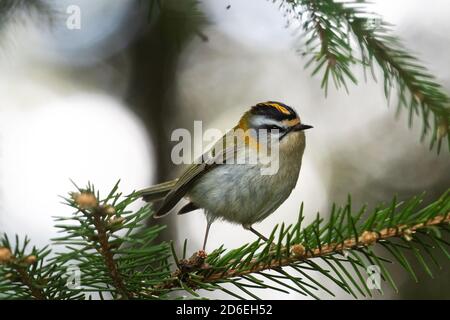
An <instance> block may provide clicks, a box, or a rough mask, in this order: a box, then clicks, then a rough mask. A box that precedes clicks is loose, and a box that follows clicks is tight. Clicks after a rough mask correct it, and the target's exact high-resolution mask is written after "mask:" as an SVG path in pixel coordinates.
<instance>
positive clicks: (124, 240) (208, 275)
mask: <svg viewBox="0 0 450 320" xmlns="http://www.w3.org/2000/svg"><path fill="white" fill-rule="evenodd" d="M136 199H137V196H136V195H134V194H132V195H130V196H127V197H123V196H122V195H121V193H120V192H118V186H117V185H116V186H115V187H114V188H113V189H112V191H111V192H110V193H109V194H108V195H107V196H106V197H104V198H102V197H101V196H100V193H99V192H97V191H96V190H95V188H94V187H93V186H92V185H88V186H87V188H84V189H81V188H78V187H77V192H76V193H72V194H71V195H70V197H68V198H65V203H66V204H68V205H69V206H71V207H73V208H74V209H75V211H74V213H73V214H72V215H71V216H70V217H58V218H56V220H57V223H58V224H57V227H58V228H59V229H60V230H61V231H62V233H63V234H62V236H61V237H59V238H57V239H55V240H54V246H53V247H54V248H58V247H59V246H60V245H63V246H64V247H65V251H63V252H58V251H56V252H54V253H53V257H49V254H50V250H49V249H47V248H44V249H42V250H37V249H36V248H33V249H32V250H31V252H28V250H27V249H26V248H27V246H28V243H29V240H27V239H25V241H24V242H23V243H24V244H23V245H22V244H21V243H20V241H19V240H18V238H17V239H16V245H15V246H12V245H11V244H10V242H9V239H8V238H7V237H6V236H4V238H3V240H2V242H1V245H0V297H7V298H10V299H15V298H19V299H23V298H26V299H80V298H84V297H92V294H96V295H97V297H99V298H101V299H104V298H108V297H109V296H111V297H112V298H115V299H127V298H129V299H167V298H171V297H174V294H177V292H182V293H183V294H186V293H188V294H190V295H192V296H193V297H199V298H201V297H202V296H203V294H202V292H203V291H202V290H208V291H214V290H220V291H223V292H225V293H227V294H229V295H230V296H232V297H234V298H240V299H244V298H245V297H250V298H254V299H258V298H259V297H258V295H257V290H258V289H272V290H276V291H279V292H283V293H288V292H292V291H295V292H297V293H299V294H302V295H304V296H309V297H313V298H316V299H319V297H320V296H319V294H318V293H319V292H324V293H327V294H329V295H331V296H334V295H335V289H333V288H332V285H333V286H337V287H339V288H340V289H341V290H343V292H346V293H348V294H350V295H352V296H353V297H355V298H357V297H360V296H363V297H366V296H369V297H371V296H373V294H374V292H373V290H372V288H370V287H369V286H368V285H367V283H366V280H367V277H368V273H367V272H368V271H367V270H368V268H370V267H373V266H376V267H377V268H378V269H379V271H380V275H381V278H382V279H383V280H385V281H387V282H388V283H389V284H390V285H391V286H392V287H393V288H394V289H395V290H398V289H397V286H396V284H395V281H394V279H393V276H392V275H391V272H390V270H389V267H387V265H386V264H387V263H392V262H396V263H398V264H399V265H400V266H401V267H402V268H403V269H404V270H405V272H407V273H408V274H410V275H411V277H412V279H414V280H415V281H417V280H418V276H417V274H416V270H415V269H416V268H414V267H413V264H412V261H411V256H412V258H415V259H416V260H417V261H418V262H419V266H420V267H421V268H422V269H423V270H425V272H426V273H428V274H429V275H430V276H433V268H432V266H431V265H430V260H431V262H433V263H435V264H436V263H437V259H436V253H437V252H439V251H440V252H442V253H443V254H444V256H445V257H447V258H448V259H450V254H449V253H448V247H449V246H450V243H449V241H448V239H447V238H448V233H449V231H450V228H449V225H448V224H449V221H450V190H448V191H447V192H446V193H445V194H444V195H443V196H442V197H440V198H439V199H437V200H436V201H434V202H432V203H431V204H429V205H428V206H425V207H423V205H422V199H423V197H422V196H417V197H414V198H412V199H410V200H408V201H406V202H397V200H396V199H395V198H394V199H393V201H392V202H391V203H389V204H381V205H379V206H378V207H377V208H376V209H374V211H373V212H371V213H369V212H367V210H366V209H365V207H363V208H361V209H360V210H357V211H355V210H353V209H352V204H351V198H350V197H349V199H348V201H347V203H346V205H345V206H343V207H338V206H335V205H334V206H333V208H332V210H331V215H330V217H329V219H328V220H327V221H325V219H324V218H322V217H321V216H320V215H319V214H318V215H317V216H316V219H315V220H314V221H313V222H312V223H310V224H309V225H307V226H303V225H302V224H303V220H304V213H303V206H302V207H301V209H300V213H299V217H298V220H297V222H296V223H295V224H293V225H284V224H281V225H277V226H275V228H274V229H273V231H272V233H271V235H270V237H269V241H268V242H267V243H266V242H262V241H261V240H257V241H255V242H253V243H248V244H244V245H243V246H241V247H240V248H236V249H233V250H226V249H224V248H223V246H222V247H220V248H218V249H216V250H214V251H212V252H211V253H209V254H206V253H205V252H203V251H199V252H195V253H194V254H193V255H192V256H191V257H190V258H187V241H185V243H184V246H183V249H182V254H181V256H180V257H178V254H177V251H178V250H177V249H176V248H175V246H174V245H173V244H172V245H169V244H168V243H165V242H163V243H156V242H155V240H156V238H157V237H158V234H159V232H160V231H161V230H162V228H163V227H160V226H152V227H148V226H146V225H145V221H146V220H147V219H148V218H150V217H151V214H152V212H151V209H150V207H149V206H147V205H146V206H144V207H142V208H140V209H139V210H137V211H135V212H131V211H129V210H128V209H127V208H128V207H129V206H130V205H131V204H132V203H134V201H135V200H136ZM374 249H375V250H374ZM381 249H384V251H385V252H384V253H387V254H389V256H385V254H382V253H380V250H381ZM71 266H76V267H77V268H78V269H79V271H80V273H81V277H80V280H81V283H80V285H79V286H78V287H69V286H68V285H67V284H68V281H69V278H70V274H68V272H67V270H68V268H69V267H71ZM318 276H320V277H322V278H324V279H327V280H328V282H325V281H323V280H321V279H320V278H318ZM230 286H232V287H233V288H230ZM378 289H379V290H381V288H378Z"/></svg>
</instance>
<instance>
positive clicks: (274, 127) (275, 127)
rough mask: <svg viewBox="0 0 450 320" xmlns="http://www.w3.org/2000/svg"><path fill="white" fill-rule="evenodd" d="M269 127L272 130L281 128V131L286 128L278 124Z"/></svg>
mask: <svg viewBox="0 0 450 320" xmlns="http://www.w3.org/2000/svg"><path fill="white" fill-rule="evenodd" d="M269 129H270V130H279V131H283V130H284V128H282V127H279V126H277V125H271V126H269Z"/></svg>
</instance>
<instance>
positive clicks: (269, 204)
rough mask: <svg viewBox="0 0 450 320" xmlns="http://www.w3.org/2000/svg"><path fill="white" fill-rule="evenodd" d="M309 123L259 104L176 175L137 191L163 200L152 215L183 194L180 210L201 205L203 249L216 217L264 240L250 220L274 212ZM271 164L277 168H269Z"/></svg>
mask: <svg viewBox="0 0 450 320" xmlns="http://www.w3.org/2000/svg"><path fill="white" fill-rule="evenodd" d="M309 128H312V126H309V125H306V124H302V123H301V121H300V118H299V117H298V115H297V113H296V112H295V111H294V110H293V109H292V108H290V107H288V106H287V105H285V104H283V103H280V102H274V101H268V102H263V103H258V104H257V105H255V106H253V107H251V108H250V110H249V111H247V112H245V113H244V115H243V116H242V117H241V119H240V121H239V123H238V124H237V125H236V126H235V127H234V128H233V129H231V130H230V131H229V132H228V133H227V134H225V135H224V136H223V137H222V139H220V140H219V141H218V142H216V144H215V145H214V146H213V147H212V148H211V150H210V151H209V152H206V153H205V154H204V155H203V156H202V157H201V159H199V160H198V161H196V162H195V163H193V164H191V165H189V167H188V168H187V169H186V170H185V171H184V172H183V173H182V175H181V176H180V178H178V179H175V180H171V181H167V182H164V183H161V184H158V185H155V186H152V187H149V188H147V189H144V190H141V191H140V195H141V196H142V197H143V199H144V200H145V201H148V202H154V201H158V200H161V199H162V204H161V205H160V206H159V207H157V209H156V213H155V215H154V217H156V218H159V217H162V216H164V215H166V214H168V213H169V212H170V211H171V210H172V209H173V208H174V207H175V206H176V205H177V204H178V202H180V200H182V199H183V198H184V199H186V200H188V203H187V204H186V205H184V206H183V207H182V208H181V209H180V210H179V211H178V214H185V213H188V212H190V211H193V210H196V209H200V208H201V209H204V212H205V215H206V219H207V227H206V232H205V237H204V241H203V250H205V247H206V241H207V239H208V233H209V228H210V226H211V224H212V223H213V222H214V221H215V220H216V219H223V220H226V221H229V222H232V223H236V224H240V225H242V226H243V227H244V228H245V229H247V230H250V231H252V232H253V233H255V234H256V235H257V236H258V237H260V238H262V239H263V240H265V241H267V239H266V238H265V237H264V236H263V235H261V234H260V233H259V232H257V231H256V230H255V229H254V228H253V227H252V225H253V224H254V223H257V222H260V221H262V220H264V219H265V218H266V217H267V216H269V215H270V214H271V213H272V212H274V211H275V210H276V209H277V208H278V207H279V206H280V205H281V204H282V203H283V202H284V201H285V200H286V199H287V198H288V196H289V195H290V194H291V192H292V190H293V189H294V187H295V185H296V183H297V179H298V176H299V172H300V167H301V162H302V157H303V152H304V150H305V133H304V132H303V131H304V130H306V129H309ZM264 131H265V132H266V133H267V134H262V133H264ZM238 132H239V134H237V133H238ZM242 132H244V134H243V135H242ZM230 136H231V137H232V139H229V137H230ZM242 137H243V139H239V138H242ZM263 151H264V152H263ZM275 153H276V154H275ZM250 160H252V161H250ZM275 162H276V163H275ZM271 166H273V167H274V168H275V170H269V168H270V167H271ZM264 169H266V170H267V172H268V173H267V172H266V173H265V172H264Z"/></svg>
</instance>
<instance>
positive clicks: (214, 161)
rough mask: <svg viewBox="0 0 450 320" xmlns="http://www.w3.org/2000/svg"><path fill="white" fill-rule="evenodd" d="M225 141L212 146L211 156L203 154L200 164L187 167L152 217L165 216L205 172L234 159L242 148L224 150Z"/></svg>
mask: <svg viewBox="0 0 450 320" xmlns="http://www.w3.org/2000/svg"><path fill="white" fill-rule="evenodd" d="M225 139H226V135H225V136H223V137H222V139H220V140H219V141H217V142H216V143H215V144H214V146H213V147H212V148H211V150H214V151H215V152H213V153H212V154H210V153H209V152H207V153H205V154H204V155H203V156H202V158H201V162H200V161H197V162H200V163H194V164H191V165H190V166H189V167H187V169H186V170H185V171H184V172H183V174H182V175H181V177H180V178H179V179H178V181H177V182H176V184H175V186H174V187H173V188H172V190H171V191H170V192H169V193H168V194H167V196H166V197H165V198H164V201H163V203H162V205H161V206H160V207H159V209H158V211H157V212H156V214H155V215H154V217H156V218H158V217H162V216H164V215H166V214H167V213H168V212H169V211H170V210H171V209H172V208H173V207H174V206H175V205H176V204H177V203H178V202H179V201H180V200H181V199H182V198H183V197H184V196H185V195H186V192H187V191H188V190H189V189H190V187H191V186H192V184H193V183H194V182H195V181H197V180H198V179H199V178H200V177H202V176H203V175H204V174H205V173H206V172H208V171H210V170H213V169H214V168H216V167H217V166H221V165H223V164H224V163H227V160H229V159H232V157H233V159H234V157H235V155H236V154H237V153H238V150H239V149H241V148H242V147H236V146H234V145H233V146H231V147H228V148H226V147H225ZM219 157H221V159H219Z"/></svg>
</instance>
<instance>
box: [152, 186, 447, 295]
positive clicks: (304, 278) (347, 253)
mask: <svg viewBox="0 0 450 320" xmlns="http://www.w3.org/2000/svg"><path fill="white" fill-rule="evenodd" d="M420 203H421V197H416V198H414V199H411V200H410V201H407V202H406V203H403V204H402V203H399V204H397V203H396V201H395V200H394V201H393V203H392V204H391V205H389V206H386V207H384V208H378V209H376V210H375V211H374V213H372V214H371V215H369V216H368V217H367V218H366V219H364V220H363V219H361V216H362V215H363V214H364V213H365V209H364V208H363V209H362V210H360V211H359V212H358V213H357V214H356V215H354V214H351V201H350V200H349V202H348V203H347V205H346V206H345V207H344V208H341V209H336V207H334V209H333V211H332V214H331V218H330V221H329V222H328V223H327V224H324V223H323V219H321V218H320V217H319V216H318V217H317V219H316V220H315V222H314V223H312V224H311V225H309V226H307V227H306V228H304V229H301V221H302V220H303V214H302V213H301V214H300V217H299V220H298V222H297V224H296V225H291V226H288V227H285V226H284V225H281V228H280V230H279V232H278V239H277V237H276V236H275V234H276V233H277V229H278V226H277V227H275V229H274V230H273V232H272V234H271V236H270V243H267V244H266V243H261V242H260V241H259V240H258V241H256V242H254V243H252V244H246V245H244V246H243V247H241V248H238V249H234V250H231V251H225V250H223V248H220V249H218V250H216V251H214V252H212V253H211V254H210V255H209V256H208V257H205V255H204V253H203V252H202V251H200V252H198V253H194V255H193V256H192V257H191V258H190V259H188V260H185V259H183V260H181V261H180V262H178V263H177V265H178V269H177V270H176V271H175V272H174V273H173V274H172V278H171V279H170V280H168V281H167V282H165V283H164V284H162V285H159V286H158V287H157V288H155V289H156V290H157V291H155V292H164V290H173V289H176V290H180V289H181V290H187V288H189V289H190V290H191V291H193V290H198V289H206V290H214V289H219V290H222V291H224V292H227V293H228V294H230V295H232V296H236V295H237V293H236V292H230V291H229V290H227V289H225V288H224V287H223V286H222V284H223V283H233V284H235V285H236V287H237V288H239V289H240V290H241V291H242V292H243V293H245V294H247V295H250V296H252V297H254V296H255V293H254V292H251V294H249V293H250V292H248V290H247V289H245V283H244V284H243V281H244V280H245V281H246V282H248V281H250V282H252V287H254V288H259V289H263V288H268V287H270V288H272V289H275V290H276V289H279V290H281V291H285V289H290V290H293V288H295V287H292V286H291V285H290V284H288V282H292V283H293V284H294V285H295V286H296V287H297V288H296V291H300V293H302V294H304V295H307V296H312V297H315V298H318V296H317V295H316V294H315V293H314V292H313V291H315V290H322V291H325V292H327V293H329V294H331V295H334V294H333V292H331V291H330V290H329V289H328V288H326V287H325V286H323V285H322V284H320V283H318V282H317V281H316V280H314V278H315V277H314V276H312V275H309V274H308V273H310V272H312V271H314V272H318V273H319V274H321V275H322V276H324V277H326V278H328V279H329V280H331V281H332V282H334V283H335V284H337V285H338V286H339V287H341V289H343V290H344V291H345V292H347V293H349V294H351V295H352V296H354V297H355V298H356V297H357V296H358V294H357V293H359V294H360V295H362V296H372V292H371V291H370V290H369V289H368V288H367V285H366V277H367V275H366V277H364V274H366V272H367V271H366V268H367V266H369V265H375V266H378V267H379V268H380V270H381V273H382V276H383V278H384V279H385V280H386V281H388V282H389V283H390V284H391V286H392V287H393V288H394V289H395V290H397V287H396V285H395V282H394V281H393V279H392V276H391V275H390V273H389V271H388V269H387V268H386V267H385V263H386V262H391V261H390V260H387V259H385V258H383V257H381V256H380V255H379V254H377V253H375V252H374V251H373V250H372V247H373V246H375V245H377V244H378V245H379V246H381V247H384V248H386V249H387V251H388V252H389V253H391V256H392V258H393V260H394V261H397V262H398V263H399V264H400V265H401V266H402V267H403V268H404V269H405V271H407V272H408V273H410V274H411V275H412V277H413V278H414V279H417V277H416V275H415V273H414V271H413V270H412V268H411V265H410V263H409V261H408V259H407V258H406V257H405V255H404V253H403V251H412V252H413V253H414V255H415V256H416V258H417V260H418V261H419V262H420V263H421V265H422V266H423V267H424V269H425V270H426V271H427V272H428V273H429V274H430V275H431V276H432V273H431V271H430V267H429V266H428V264H427V262H426V259H425V258H424V257H423V256H422V253H421V252H422V251H425V252H426V253H427V254H429V255H430V257H431V258H432V259H433V261H434V260H436V259H434V254H433V253H432V251H431V250H430V248H433V249H434V248H435V247H436V248H437V249H440V250H441V251H442V252H443V253H444V254H445V255H446V256H447V257H449V255H448V252H447V250H446V248H445V247H446V246H448V245H449V243H448V242H447V241H446V240H445V239H444V238H443V237H442V235H436V234H434V232H435V230H436V229H435V228H437V229H438V230H440V229H442V230H444V231H448V223H449V222H450V190H449V191H448V192H447V193H446V194H444V195H443V196H442V197H441V198H440V199H439V200H437V201H436V202H435V203H433V204H431V205H429V206H427V207H425V208H423V209H419V205H420ZM431 230H434V231H431ZM422 236H423V237H426V238H429V239H431V240H432V241H433V242H434V243H438V245H434V246H430V245H429V244H426V243H425V242H424V240H423V239H422V238H421V237H422ZM402 242H406V244H404V245H403V244H401V243H402ZM176 259H177V260H178V258H176ZM321 263H322V264H323V263H325V266H324V265H321ZM305 267H306V268H305ZM349 267H350V270H352V271H348V269H349ZM285 269H288V270H290V271H291V272H292V271H293V272H295V273H300V275H301V277H296V276H293V275H292V274H291V272H289V271H287V270H285ZM268 271H271V272H275V273H278V275H273V274H270V273H267V272H268ZM352 272H353V274H352ZM255 276H257V277H258V276H260V277H261V276H262V278H264V279H266V280H267V281H268V282H269V283H267V281H263V280H262V279H260V278H255ZM272 284H274V285H275V286H273V285H272ZM311 288H313V290H311ZM355 289H356V292H355ZM239 297H241V298H242V296H239Z"/></svg>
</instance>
